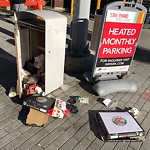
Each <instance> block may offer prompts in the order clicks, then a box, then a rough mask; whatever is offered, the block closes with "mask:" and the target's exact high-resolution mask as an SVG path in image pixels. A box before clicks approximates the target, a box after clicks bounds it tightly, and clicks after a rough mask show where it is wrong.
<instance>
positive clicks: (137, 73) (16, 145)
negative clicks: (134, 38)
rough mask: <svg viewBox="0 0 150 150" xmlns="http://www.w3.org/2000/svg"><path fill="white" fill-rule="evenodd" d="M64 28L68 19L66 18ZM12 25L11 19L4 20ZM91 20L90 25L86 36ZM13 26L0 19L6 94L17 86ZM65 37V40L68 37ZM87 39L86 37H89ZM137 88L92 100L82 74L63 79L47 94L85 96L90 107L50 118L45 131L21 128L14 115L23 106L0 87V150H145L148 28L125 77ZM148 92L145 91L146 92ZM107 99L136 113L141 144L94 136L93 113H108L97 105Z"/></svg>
mask: <svg viewBox="0 0 150 150" xmlns="http://www.w3.org/2000/svg"><path fill="white" fill-rule="evenodd" d="M66 16H67V19H68V25H70V22H71V19H72V18H71V17H70V16H68V15H66ZM7 19H8V20H11V18H7ZM93 23H94V21H93V20H91V21H90V22H89V31H90V32H89V35H90V34H91V32H92V27H93ZM13 30H14V25H13V24H11V23H8V22H5V21H3V20H1V19H0V85H1V86H2V87H3V88H4V89H6V90H8V89H9V88H10V86H12V85H13V84H14V83H15V82H16V76H17V75H16V62H15V61H16V60H15V57H16V53H15V46H14V38H13ZM67 38H70V36H69V35H67ZM89 40H90V38H89ZM127 78H128V79H131V80H133V81H135V83H136V84H137V86H138V90H137V92H136V93H113V94H110V95H107V96H106V97H102V98H101V97H99V96H97V95H96V94H95V93H94V92H93V90H92V86H91V85H90V84H89V83H87V82H86V81H85V80H84V79H83V77H82V75H81V74H65V76H64V84H66V85H67V86H68V89H67V90H66V91H63V90H62V89H57V90H56V91H54V92H52V93H51V95H53V96H54V97H57V98H60V99H62V100H64V101H67V100H68V98H69V96H76V95H78V96H87V97H89V99H90V104H89V105H86V104H81V103H77V104H76V106H77V107H78V109H79V112H78V113H77V114H71V113H70V115H69V117H64V118H63V119H54V118H52V117H49V121H48V123H47V124H46V125H45V126H44V127H29V126H25V125H24V124H23V123H22V122H21V121H20V120H19V116H20V114H21V113H22V111H21V110H22V105H21V103H22V101H21V100H20V99H17V100H15V101H14V100H13V99H10V98H9V97H8V96H7V92H6V93H5V91H4V90H1V89H2V87H1V86H0V150H14V149H15V150H29V149H30V150H58V149H59V150H149V147H150V142H149V141H150V126H149V125H150V93H149V94H146V93H148V91H149V90H150V29H143V30H142V33H141V37H140V40H139V43H138V48H137V51H136V53H135V57H134V60H133V63H132V65H131V67H130V73H129V75H128V77H127ZM149 92H150V91H149ZM103 98H110V99H112V100H114V101H119V102H118V107H119V108H121V109H124V108H128V107H135V108H137V109H139V111H140V112H139V115H138V118H137V121H138V122H139V123H140V124H141V126H142V127H143V128H144V130H145V132H146V140H145V141H144V142H125V143H123V142H103V141H102V140H100V139H99V137H98V127H97V125H96V122H95V120H94V112H95V111H96V110H108V108H107V107H106V106H104V105H103V104H102V103H101V101H102V100H103Z"/></svg>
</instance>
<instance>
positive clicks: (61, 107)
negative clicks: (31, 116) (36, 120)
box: [48, 98, 69, 118]
mask: <svg viewBox="0 0 150 150" xmlns="http://www.w3.org/2000/svg"><path fill="white" fill-rule="evenodd" d="M48 113H49V115H50V116H52V117H56V118H63V117H64V115H65V116H68V115H69V110H68V109H67V108H66V102H65V101H63V100H60V99H57V98H56V100H55V104H54V107H53V108H51V109H49V110H48Z"/></svg>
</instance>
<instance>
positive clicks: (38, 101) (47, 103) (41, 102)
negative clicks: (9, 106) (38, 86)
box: [23, 94, 55, 113]
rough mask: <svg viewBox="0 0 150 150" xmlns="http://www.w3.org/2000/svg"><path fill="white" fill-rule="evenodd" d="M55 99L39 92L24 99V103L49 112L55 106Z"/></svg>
mask: <svg viewBox="0 0 150 150" xmlns="http://www.w3.org/2000/svg"><path fill="white" fill-rule="evenodd" d="M54 103H55V99H53V98H49V97H46V96H40V95H38V94H36V95H32V96H29V97H27V98H26V99H24V100H23V105H24V106H27V107H30V108H34V109H36V110H38V111H41V112H44V113H47V111H48V110H49V109H51V108H53V107H54Z"/></svg>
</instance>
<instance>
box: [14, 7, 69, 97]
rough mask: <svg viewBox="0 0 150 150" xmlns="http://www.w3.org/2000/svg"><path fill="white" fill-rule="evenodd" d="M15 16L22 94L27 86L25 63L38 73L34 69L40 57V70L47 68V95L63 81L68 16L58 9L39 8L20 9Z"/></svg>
mask: <svg viewBox="0 0 150 150" xmlns="http://www.w3.org/2000/svg"><path fill="white" fill-rule="evenodd" d="M15 19H16V20H15V32H14V33H15V45H16V55H17V70H18V82H17V89H18V92H19V96H20V97H21V95H22V93H23V88H25V84H23V82H24V81H23V80H24V79H23V78H24V75H26V74H28V73H26V72H25V69H24V67H25V66H26V68H27V66H28V68H30V70H32V71H31V72H32V73H31V72H30V71H29V72H30V73H31V75H32V76H34V77H35V76H36V75H35V74H34V73H33V72H34V71H33V70H34V69H35V68H34V66H36V65H37V66H38V64H35V63H37V62H35V60H36V59H37V60H38V58H39V59H41V62H42V67H41V68H38V67H37V70H36V71H39V69H42V70H43V79H42V81H43V82H42V84H44V85H43V87H42V89H43V91H44V93H45V95H47V94H48V93H50V92H52V91H54V90H56V89H57V88H59V87H60V86H61V85H63V75H64V59H65V43H66V28H67V18H66V17H65V16H64V15H61V14H59V13H57V12H53V11H46V10H42V11H39V10H35V11H22V12H16V13H15ZM35 58H36V59H35ZM33 59H34V60H33ZM32 60H33V61H34V62H33V66H32V65H31V64H32ZM35 78H36V77H35ZM35 78H34V79H35Z"/></svg>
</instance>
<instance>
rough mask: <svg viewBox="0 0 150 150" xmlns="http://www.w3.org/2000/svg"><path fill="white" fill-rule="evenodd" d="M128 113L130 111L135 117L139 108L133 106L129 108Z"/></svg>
mask: <svg viewBox="0 0 150 150" xmlns="http://www.w3.org/2000/svg"><path fill="white" fill-rule="evenodd" d="M129 113H131V114H132V115H133V116H134V117H137V115H138V113H139V110H138V109H137V108H135V107H133V108H132V109H130V110H129Z"/></svg>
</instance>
